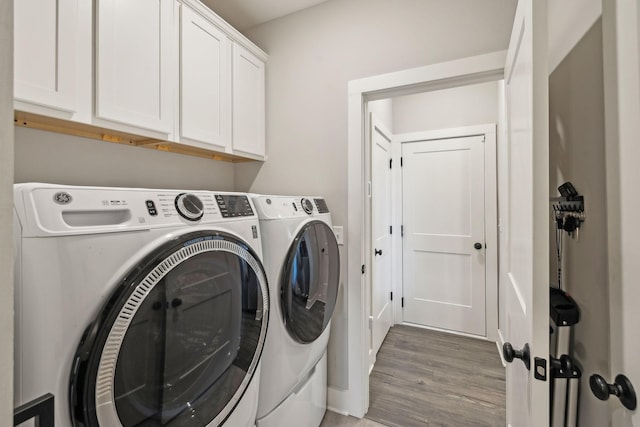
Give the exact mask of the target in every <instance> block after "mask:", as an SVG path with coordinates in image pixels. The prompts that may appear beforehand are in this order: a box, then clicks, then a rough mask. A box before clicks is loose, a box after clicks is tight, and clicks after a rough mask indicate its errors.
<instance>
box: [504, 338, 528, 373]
mask: <svg viewBox="0 0 640 427" xmlns="http://www.w3.org/2000/svg"><path fill="white" fill-rule="evenodd" d="M502 355H503V356H504V360H506V361H507V362H508V363H511V362H513V359H520V360H522V363H524V366H526V367H527V370H529V369H531V352H530V351H529V344H525V345H524V347H522V350H515V349H514V348H513V346H512V345H511V343H509V342H506V343H504V345H503V346H502Z"/></svg>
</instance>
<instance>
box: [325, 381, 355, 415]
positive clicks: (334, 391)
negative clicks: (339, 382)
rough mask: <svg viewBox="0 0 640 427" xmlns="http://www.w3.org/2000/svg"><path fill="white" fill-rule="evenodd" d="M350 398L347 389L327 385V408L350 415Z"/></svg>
mask: <svg viewBox="0 0 640 427" xmlns="http://www.w3.org/2000/svg"><path fill="white" fill-rule="evenodd" d="M348 402H349V399H348V396H347V390H343V389H340V388H335V387H327V409H328V410H329V411H331V412H335V413H337V414H340V415H344V416H349V415H350V414H349V410H348V408H347V405H348Z"/></svg>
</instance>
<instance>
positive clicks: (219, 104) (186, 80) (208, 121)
mask: <svg viewBox="0 0 640 427" xmlns="http://www.w3.org/2000/svg"><path fill="white" fill-rule="evenodd" d="M180 23H181V25H180V136H181V139H182V138H185V139H189V140H192V141H196V142H201V143H204V144H213V145H216V146H219V147H221V148H223V149H226V148H227V147H229V146H230V141H231V138H230V127H231V122H230V118H231V116H230V114H231V111H230V110H231V104H230V98H229V95H230V86H231V84H230V68H231V65H230V60H231V58H230V53H229V44H230V42H229V39H228V38H227V36H226V34H224V33H223V32H222V31H220V30H219V29H218V28H216V27H215V26H214V25H213V24H212V23H211V22H209V21H207V20H205V19H204V18H203V17H202V16H201V15H199V14H198V13H196V12H194V11H193V10H191V9H190V8H188V7H187V6H184V5H183V6H182V7H181V20H180Z"/></svg>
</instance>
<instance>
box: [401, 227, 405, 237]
mask: <svg viewBox="0 0 640 427" xmlns="http://www.w3.org/2000/svg"><path fill="white" fill-rule="evenodd" d="M400 237H404V225H401V226H400Z"/></svg>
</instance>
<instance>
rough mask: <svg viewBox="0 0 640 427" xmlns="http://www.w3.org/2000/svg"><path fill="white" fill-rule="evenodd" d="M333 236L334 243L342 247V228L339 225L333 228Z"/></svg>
mask: <svg viewBox="0 0 640 427" xmlns="http://www.w3.org/2000/svg"><path fill="white" fill-rule="evenodd" d="M333 234H335V235H336V241H337V242H338V244H339V245H344V227H343V226H341V225H334V226H333Z"/></svg>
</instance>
